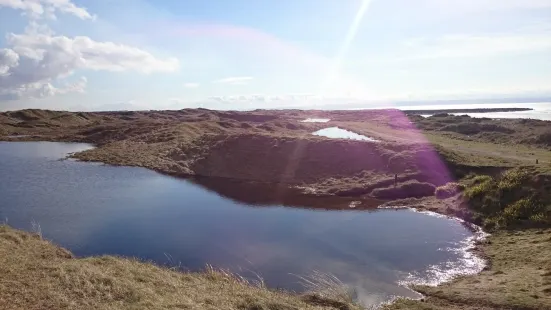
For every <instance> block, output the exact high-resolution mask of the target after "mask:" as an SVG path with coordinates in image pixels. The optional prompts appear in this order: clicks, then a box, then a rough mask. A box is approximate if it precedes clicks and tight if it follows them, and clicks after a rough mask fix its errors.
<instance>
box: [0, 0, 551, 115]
mask: <svg viewBox="0 0 551 310" xmlns="http://www.w3.org/2000/svg"><path fill="white" fill-rule="evenodd" d="M540 95H545V96H548V95H551V0H461V1H460V0H279V1H273V0H211V1H205V0H0V110H15V109H23V108H43V109H58V110H83V111H92V110H134V109H181V108H190V107H204V108H211V109H254V108H280V107H311V108H312V107H313V108H315V107H322V106H323V105H327V104H331V105H335V104H337V105H338V104H343V105H346V104H350V103H356V104H357V103H358V102H360V103H363V102H365V103H366V106H369V105H370V104H380V103H381V102H386V103H389V104H391V103H392V102H394V101H397V100H434V99H464V98H490V97H496V96H503V97H514V96H540Z"/></svg>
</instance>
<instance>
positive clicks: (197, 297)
mask: <svg viewBox="0 0 551 310" xmlns="http://www.w3.org/2000/svg"><path fill="white" fill-rule="evenodd" d="M0 309H26V310H28V309H243V310H248V309H250V310H253V309H254V310H261V309H270V310H291V309H355V306H353V305H351V304H349V303H347V302H345V301H339V300H336V299H329V298H326V297H322V296H320V295H301V296H299V295H293V294H290V293H286V292H280V291H271V290H268V289H266V288H263V287H260V286H253V285H251V284H248V283H245V282H244V281H243V280H242V279H239V278H238V277H236V276H234V275H231V274H227V273H224V272H221V271H214V270H206V271H205V272H203V273H181V272H178V271H175V270H171V269H168V268H163V267H159V266H155V265H153V264H149V263H144V262H140V261H137V260H133V259H126V258H118V257H110V256H105V257H90V258H82V259H77V258H74V257H73V256H72V255H71V253H69V252H68V251H66V250H64V249H62V248H59V247H57V246H55V245H53V244H51V243H50V242H48V241H45V240H42V239H41V238H40V237H39V236H37V235H32V234H29V233H26V232H22V231H18V230H15V229H12V228H9V227H7V226H0Z"/></svg>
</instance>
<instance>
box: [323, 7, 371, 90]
mask: <svg viewBox="0 0 551 310" xmlns="http://www.w3.org/2000/svg"><path fill="white" fill-rule="evenodd" d="M370 4H371V0H363V1H362V3H361V5H360V7H359V8H358V12H357V13H356V16H355V17H354V19H353V20H352V23H351V24H350V28H349V29H348V32H347V33H346V36H345V37H344V41H343V42H342V45H341V47H340V49H339V52H338V53H337V56H336V57H335V59H334V60H333V63H332V65H331V67H330V69H329V72H328V74H327V78H326V79H325V82H324V84H323V85H322V92H323V91H324V90H325V89H327V86H328V85H329V84H331V83H332V82H334V81H336V80H337V79H338V78H339V71H340V68H341V65H342V62H343V59H344V58H345V57H346V55H347V53H348V50H349V49H350V45H351V44H352V42H353V41H354V39H355V38H356V35H357V33H358V29H359V27H360V24H361V23H362V21H363V19H364V16H365V14H366V12H367V9H368V8H369V5H370Z"/></svg>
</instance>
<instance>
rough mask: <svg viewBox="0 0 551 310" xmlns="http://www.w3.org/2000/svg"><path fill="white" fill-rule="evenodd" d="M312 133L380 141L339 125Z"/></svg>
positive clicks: (333, 137) (339, 137)
mask: <svg viewBox="0 0 551 310" xmlns="http://www.w3.org/2000/svg"><path fill="white" fill-rule="evenodd" d="M312 134H313V135H315V136H322V137H327V138H332V139H352V140H363V141H373V142H376V141H378V140H376V139H373V138H370V137H367V136H364V135H360V134H357V133H355V132H352V131H349V130H346V129H342V128H339V127H329V128H324V129H320V130H318V131H316V132H313V133H312Z"/></svg>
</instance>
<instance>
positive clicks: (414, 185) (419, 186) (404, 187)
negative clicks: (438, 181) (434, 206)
mask: <svg viewBox="0 0 551 310" xmlns="http://www.w3.org/2000/svg"><path fill="white" fill-rule="evenodd" d="M435 190H436V187H435V186H434V185H432V184H430V183H421V182H416V181H410V182H406V183H402V184H399V185H398V186H396V187H387V188H376V189H374V190H373V191H372V192H371V195H372V196H373V197H376V198H381V199H404V198H410V197H415V198H420V197H427V196H432V195H434V191H435Z"/></svg>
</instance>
